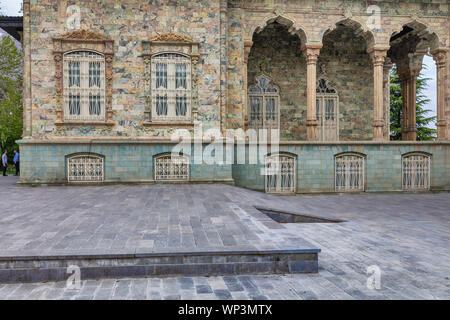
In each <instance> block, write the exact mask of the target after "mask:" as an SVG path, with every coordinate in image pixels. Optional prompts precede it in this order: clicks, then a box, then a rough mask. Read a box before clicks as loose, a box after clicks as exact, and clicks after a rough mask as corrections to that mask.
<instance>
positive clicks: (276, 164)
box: [265, 155, 296, 193]
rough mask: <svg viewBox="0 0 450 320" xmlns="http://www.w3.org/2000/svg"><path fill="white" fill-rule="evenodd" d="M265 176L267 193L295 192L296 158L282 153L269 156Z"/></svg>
mask: <svg viewBox="0 0 450 320" xmlns="http://www.w3.org/2000/svg"><path fill="white" fill-rule="evenodd" d="M265 177H266V178H265V179H266V192H267V193H295V185H296V169H295V159H294V158H293V157H290V156H282V155H276V156H269V157H267V158H266V172H265Z"/></svg>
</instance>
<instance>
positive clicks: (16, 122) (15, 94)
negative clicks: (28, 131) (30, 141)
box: [0, 36, 22, 157]
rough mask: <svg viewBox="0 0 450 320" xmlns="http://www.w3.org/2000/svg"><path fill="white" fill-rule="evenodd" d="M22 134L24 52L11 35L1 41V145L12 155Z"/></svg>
mask: <svg viewBox="0 0 450 320" xmlns="http://www.w3.org/2000/svg"><path fill="white" fill-rule="evenodd" d="M21 136H22V53H21V51H19V49H17V47H16V45H15V43H14V41H12V40H11V38H10V37H7V36H4V37H3V38H2V39H1V41H0V146H1V149H2V150H5V149H6V150H8V154H9V156H10V157H12V154H13V152H12V151H13V150H14V149H18V146H17V144H16V142H15V141H16V140H19V139H20V138H21Z"/></svg>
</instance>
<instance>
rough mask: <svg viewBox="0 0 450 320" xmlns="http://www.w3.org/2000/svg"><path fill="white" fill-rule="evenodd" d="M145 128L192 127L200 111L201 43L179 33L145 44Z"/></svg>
mask: <svg viewBox="0 0 450 320" xmlns="http://www.w3.org/2000/svg"><path fill="white" fill-rule="evenodd" d="M142 45H143V51H144V53H143V58H144V62H145V68H146V73H145V91H146V93H145V94H146V97H147V110H146V111H145V112H146V114H148V115H147V116H146V118H147V119H146V121H144V123H143V124H144V125H146V126H152V125H155V126H163V125H168V126H173V125H177V124H180V125H193V120H194V118H196V115H197V111H198V83H197V82H198V79H197V78H198V77H197V64H198V60H199V57H200V55H199V52H198V47H199V43H198V42H194V41H193V40H192V38H191V37H189V36H186V35H182V34H178V33H165V34H161V35H158V36H156V37H154V38H153V39H151V40H150V41H143V42H142Z"/></svg>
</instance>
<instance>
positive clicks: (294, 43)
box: [248, 23, 306, 141]
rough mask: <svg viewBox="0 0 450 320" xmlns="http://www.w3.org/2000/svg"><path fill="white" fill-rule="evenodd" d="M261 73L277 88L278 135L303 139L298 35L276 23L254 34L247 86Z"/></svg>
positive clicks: (302, 67) (302, 69) (303, 86)
mask: <svg viewBox="0 0 450 320" xmlns="http://www.w3.org/2000/svg"><path fill="white" fill-rule="evenodd" d="M262 73H263V74H266V75H268V76H269V77H270V78H271V79H272V81H273V84H275V85H277V86H278V87H279V88H280V129H281V139H282V140H297V141H300V140H306V124H305V123H306V61H305V58H304V56H303V54H302V52H301V42H300V39H299V37H297V36H296V35H291V34H289V33H288V31H287V29H286V28H285V27H284V26H282V25H280V24H278V23H273V24H270V25H268V26H267V27H266V28H265V29H264V30H263V31H262V32H261V33H259V34H256V35H255V36H254V37H253V47H252V49H251V51H250V55H249V58H248V86H249V87H250V86H252V85H253V84H254V83H255V81H256V80H255V77H257V76H259V75H260V74H262Z"/></svg>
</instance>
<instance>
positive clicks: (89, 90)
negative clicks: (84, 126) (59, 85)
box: [63, 51, 105, 122]
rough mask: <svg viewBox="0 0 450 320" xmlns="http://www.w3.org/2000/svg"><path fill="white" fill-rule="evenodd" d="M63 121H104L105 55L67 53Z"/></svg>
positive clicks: (77, 52)
mask: <svg viewBox="0 0 450 320" xmlns="http://www.w3.org/2000/svg"><path fill="white" fill-rule="evenodd" d="M63 74H64V80H63V81H64V120H69V121H79V122H83V121H103V120H105V58H104V57H103V56H102V55H100V54H98V53H95V52H90V51H76V52H71V53H68V54H65V55H64V69H63Z"/></svg>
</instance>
